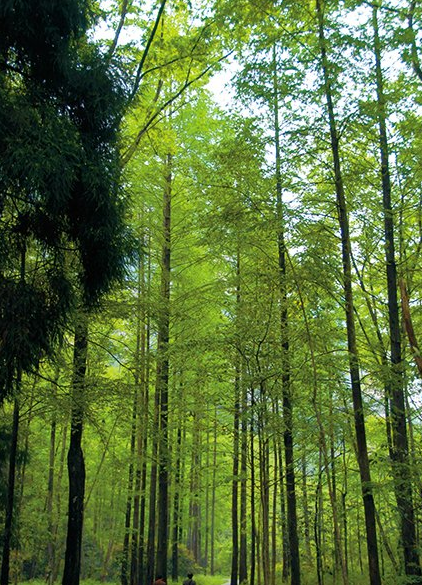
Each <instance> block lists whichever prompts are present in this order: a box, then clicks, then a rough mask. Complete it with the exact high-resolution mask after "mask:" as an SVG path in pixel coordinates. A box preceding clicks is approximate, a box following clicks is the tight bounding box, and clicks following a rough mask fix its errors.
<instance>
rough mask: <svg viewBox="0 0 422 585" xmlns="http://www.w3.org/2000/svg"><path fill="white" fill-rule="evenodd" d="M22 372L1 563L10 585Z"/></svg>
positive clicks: (15, 408)
mask: <svg viewBox="0 0 422 585" xmlns="http://www.w3.org/2000/svg"><path fill="white" fill-rule="evenodd" d="M21 380H22V374H21V372H20V370H19V371H18V374H17V376H16V398H15V401H14V406H13V423H12V434H11V443H10V454H9V474H8V484H7V500H6V510H5V523H4V532H3V555H2V563H1V577H0V584H1V585H8V583H9V571H10V547H11V541H12V531H13V509H14V500H15V478H16V455H17V450H18V435H19V401H18V396H19V392H20V386H21Z"/></svg>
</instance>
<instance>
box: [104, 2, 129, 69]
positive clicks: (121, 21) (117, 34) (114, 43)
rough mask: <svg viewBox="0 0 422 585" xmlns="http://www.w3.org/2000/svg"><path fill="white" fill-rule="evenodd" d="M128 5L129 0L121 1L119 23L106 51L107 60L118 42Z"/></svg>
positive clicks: (111, 55) (109, 59)
mask: <svg viewBox="0 0 422 585" xmlns="http://www.w3.org/2000/svg"><path fill="white" fill-rule="evenodd" d="M129 7H130V4H129V0H123V2H122V11H121V13H120V20H119V24H118V25H117V29H116V34H115V35H114V39H113V42H112V43H111V45H110V48H109V50H108V53H107V57H106V59H107V61H111V58H112V57H113V54H114V51H115V50H116V47H117V43H118V42H119V37H120V33H121V32H122V28H123V25H124V23H125V20H126V15H127V11H128V9H129Z"/></svg>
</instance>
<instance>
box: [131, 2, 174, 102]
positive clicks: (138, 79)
mask: <svg viewBox="0 0 422 585" xmlns="http://www.w3.org/2000/svg"><path fill="white" fill-rule="evenodd" d="M166 2H167V0H161V4H160V8H159V10H158V12H157V16H156V19H155V22H154V26H153V27H152V30H151V33H150V35H149V38H148V41H147V44H146V47H145V49H144V52H143V54H142V57H141V60H140V62H139V65H138V69H137V71H136V77H135V83H134V85H133V88H132V91H131V92H130V96H129V101H132V100H133V98H134V97H135V95H136V92H137V91H138V89H139V84H140V83H141V76H142V69H143V68H144V65H145V60H146V58H147V56H148V53H149V50H150V48H151V45H152V41H153V40H154V37H155V34H156V32H157V29H158V25H159V24H160V20H161V16H162V14H163V12H164V8H165V6H166Z"/></svg>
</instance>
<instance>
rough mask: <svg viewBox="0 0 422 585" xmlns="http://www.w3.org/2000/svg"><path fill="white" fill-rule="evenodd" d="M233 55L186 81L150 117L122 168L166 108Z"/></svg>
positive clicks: (224, 57)
mask: <svg viewBox="0 0 422 585" xmlns="http://www.w3.org/2000/svg"><path fill="white" fill-rule="evenodd" d="M232 53H233V50H232V51H229V52H228V53H226V54H225V55H223V56H222V57H220V58H219V59H218V60H217V61H215V62H214V63H211V65H208V67H206V68H205V69H204V70H203V71H201V73H199V75H197V76H196V77H194V78H193V79H191V80H188V79H186V81H185V82H184V83H183V85H182V86H181V87H180V89H179V90H178V91H177V92H176V93H175V94H174V95H173V96H172V97H171V98H169V99H168V100H167V101H166V102H164V104H163V105H162V106H161V107H160V108H159V109H158V110H157V111H156V112H155V114H154V115H152V116H151V117H150V119H149V120H148V121H147V122H146V124H145V125H144V126H143V128H141V130H139V132H138V134H137V136H136V138H135V140H134V141H133V143H132V144H131V145H130V146H129V148H128V149H127V150H126V152H125V153H124V155H123V156H122V161H121V162H122V166H125V165H126V164H127V163H128V162H129V161H130V159H131V158H132V156H133V155H134V153H135V151H136V149H137V147H138V145H139V143H140V141H141V139H142V137H143V135H144V134H145V133H146V132H147V130H149V128H150V127H151V125H152V124H153V122H155V120H156V119H157V118H158V116H159V115H160V114H161V113H162V112H163V111H164V110H165V109H166V108H168V106H170V105H171V104H172V103H173V102H174V101H176V100H177V98H179V97H180V96H181V95H182V93H183V92H184V91H185V90H186V89H188V88H189V87H190V86H191V85H193V84H194V83H195V82H196V81H199V80H200V79H201V78H202V77H204V76H205V75H206V74H207V73H208V72H209V71H211V69H213V68H214V67H216V66H217V65H218V64H219V63H221V62H222V61H224V60H225V59H227V57H229V56H230V55H231V54H232Z"/></svg>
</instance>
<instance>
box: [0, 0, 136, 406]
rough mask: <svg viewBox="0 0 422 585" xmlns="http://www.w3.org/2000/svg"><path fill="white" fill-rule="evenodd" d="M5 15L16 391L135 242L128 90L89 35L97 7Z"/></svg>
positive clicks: (71, 5)
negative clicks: (129, 219) (77, 306)
mask: <svg viewBox="0 0 422 585" xmlns="http://www.w3.org/2000/svg"><path fill="white" fill-rule="evenodd" d="M0 10H1V13H0V16H1V18H0V36H1V48H0V54H1V57H0V59H1V63H2V67H1V75H0V99H1V108H0V133H1V139H0V175H1V179H0V186H1V196H0V253H1V254H0V270H1V275H2V278H1V302H0V332H1V337H2V340H3V342H2V346H1V347H0V397H1V398H4V397H5V396H7V395H8V394H10V393H11V392H12V385H11V384H12V378H13V376H14V373H15V372H16V371H18V370H21V371H22V370H23V371H26V372H29V371H31V370H34V369H35V368H36V367H37V364H38V362H39V359H40V358H41V356H42V355H43V354H45V353H48V352H50V351H51V350H52V348H53V347H54V344H55V341H56V340H57V337H58V335H59V334H60V332H61V331H62V330H63V324H64V321H65V319H66V317H67V315H68V313H69V309H70V308H71V305H72V302H73V301H74V299H75V298H76V296H77V295H78V294H79V293H78V286H77V284H78V281H79V283H80V287H81V289H82V297H83V300H84V302H85V303H86V304H87V305H92V304H95V302H96V301H97V300H98V298H99V297H100V296H101V294H103V293H104V292H105V291H107V290H108V289H109V288H110V285H111V283H112V282H114V281H115V280H117V279H119V278H121V277H122V275H123V270H124V260H125V253H126V252H127V250H128V248H127V246H126V242H127V230H126V228H125V223H124V213H125V205H124V200H123V197H122V195H121V191H120V187H119V175H120V170H119V153H118V144H117V131H118V126H119V123H120V119H121V115H122V108H123V105H124V97H125V96H124V93H123V90H122V88H121V87H119V85H118V83H116V81H114V80H113V78H112V77H111V75H110V71H109V70H108V65H107V62H106V60H105V59H104V57H102V56H101V54H100V53H99V52H98V50H97V49H96V48H95V46H93V45H90V44H88V43H87V42H86V40H85V39H84V38H83V35H84V34H85V33H86V27H87V25H88V22H89V14H88V4H87V3H86V2H80V3H79V2H76V1H67V2H41V3H36V4H34V3H32V2H6V3H3V4H2V7H1V9H0ZM34 23H36V26H33V25H34ZM94 259H95V260H94ZM76 275H78V276H77V278H76Z"/></svg>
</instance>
